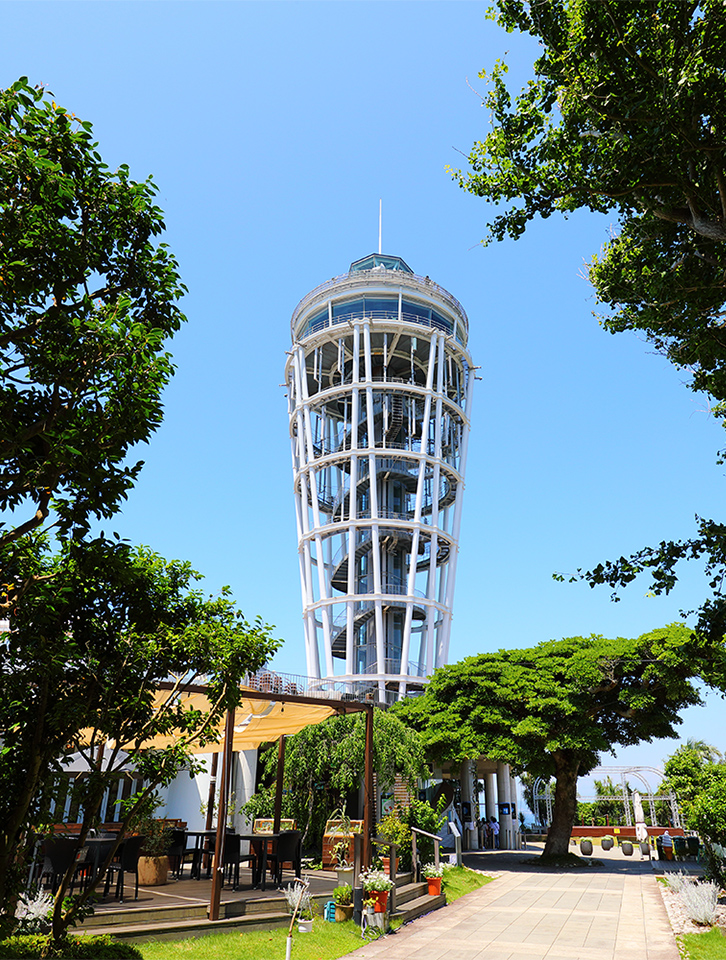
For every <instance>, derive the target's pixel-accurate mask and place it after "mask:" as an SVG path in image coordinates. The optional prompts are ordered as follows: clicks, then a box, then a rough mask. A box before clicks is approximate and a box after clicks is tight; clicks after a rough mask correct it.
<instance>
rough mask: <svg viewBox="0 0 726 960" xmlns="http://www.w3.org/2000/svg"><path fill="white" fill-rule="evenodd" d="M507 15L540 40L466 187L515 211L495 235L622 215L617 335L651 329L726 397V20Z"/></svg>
mask: <svg viewBox="0 0 726 960" xmlns="http://www.w3.org/2000/svg"><path fill="white" fill-rule="evenodd" d="M497 7H498V10H499V13H498V17H497V19H498V21H499V23H500V24H501V25H502V26H504V28H505V29H507V30H508V31H514V30H520V31H522V32H525V33H529V34H530V35H532V36H533V37H535V38H536V39H537V40H538V41H539V42H540V44H541V48H542V50H541V55H540V56H539V58H538V59H537V61H536V62H535V64H534V73H535V77H534V79H533V80H532V81H530V82H529V83H528V84H527V86H526V87H525V88H524V89H523V90H522V91H521V92H520V93H519V94H518V95H517V96H516V97H515V99H514V100H512V96H511V94H510V93H509V91H508V89H507V87H506V83H505V75H506V66H505V65H504V64H502V63H498V64H497V65H496V66H495V67H494V69H493V70H492V71H491V73H487V71H482V73H481V76H482V77H484V78H485V79H487V80H488V81H489V84H490V86H489V91H488V93H487V96H486V97H485V100H484V103H485V105H486V107H487V108H488V109H489V111H490V116H491V123H492V131H491V132H490V133H489V134H487V136H486V137H485V138H484V139H483V140H482V141H481V142H478V143H476V144H475V145H474V148H473V149H472V151H471V153H470V155H469V170H468V171H467V172H462V171H457V172H455V177H456V179H457V180H458V182H459V183H460V185H461V186H462V187H464V188H465V189H467V190H469V191H471V192H472V193H474V194H476V195H477V196H481V197H485V198H487V199H489V200H492V201H494V202H496V203H498V204H501V205H502V208H503V209H502V210H501V212H497V214H496V216H495V217H494V219H493V220H492V221H491V223H490V224H489V238H490V239H492V238H494V239H502V238H503V237H505V236H509V237H512V238H514V239H516V238H517V237H519V236H521V234H522V233H523V232H524V230H525V229H526V226H527V224H528V223H529V222H530V221H531V220H532V219H533V218H535V217H538V216H539V217H543V218H547V217H549V216H551V215H552V214H553V213H557V212H559V213H562V214H564V215H567V214H568V213H569V212H571V211H574V210H577V209H586V210H591V211H594V212H598V213H610V212H615V213H617V215H618V217H619V220H620V226H619V230H618V232H617V234H616V236H614V237H612V238H611V239H610V240H609V241H608V242H607V243H606V244H605V246H604V248H603V251H602V253H601V254H598V255H597V256H596V257H595V258H594V259H593V262H592V264H591V270H590V279H591V281H592V283H593V286H594V288H595V292H596V294H597V297H598V299H599V301H600V302H602V303H605V304H607V305H608V306H610V307H612V308H613V312H612V313H611V314H609V316H608V318H607V319H606V321H605V325H606V327H607V328H608V329H610V330H612V331H617V330H624V329H638V330H642V331H644V332H645V333H646V335H647V336H648V337H650V338H652V339H653V341H654V342H655V343H656V345H657V346H658V347H659V348H660V349H663V350H665V352H666V353H667V354H668V356H669V357H670V358H671V360H673V362H675V363H676V364H677V365H678V366H681V367H686V368H688V369H689V370H692V371H693V372H694V380H693V387H694V389H698V390H707V391H708V392H709V393H711V394H712V395H713V396H715V397H718V398H719V399H724V398H725V397H726V376H725V375H724V371H723V358H724V348H723V345H722V343H721V342H720V335H719V332H718V331H719V328H720V322H719V319H718V318H719V313H720V310H721V306H722V304H723V303H724V300H726V281H724V270H725V268H726V248H724V246H723V243H724V241H725V240H726V183H725V164H726V77H725V76H724V73H723V63H724V59H726V20H725V19H724V16H723V5H722V3H721V2H720V0H705V2H700V0H633V2H630V3H619V2H617V0H549V2H547V3H528V2H525V0H498V2H497Z"/></svg>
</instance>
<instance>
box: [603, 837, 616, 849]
mask: <svg viewBox="0 0 726 960" xmlns="http://www.w3.org/2000/svg"><path fill="white" fill-rule="evenodd" d="M614 843H615V840H614V839H613V837H610V836H607V837H603V838H602V840H601V841H600V846H601V847H602V849H603V850H612V848H613V844H614Z"/></svg>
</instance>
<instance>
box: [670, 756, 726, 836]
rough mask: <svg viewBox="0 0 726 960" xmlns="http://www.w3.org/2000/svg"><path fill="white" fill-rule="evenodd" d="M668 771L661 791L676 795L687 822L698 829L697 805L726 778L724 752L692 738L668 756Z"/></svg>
mask: <svg viewBox="0 0 726 960" xmlns="http://www.w3.org/2000/svg"><path fill="white" fill-rule="evenodd" d="M664 772H665V777H664V778H663V782H662V784H661V792H667V793H674V794H675V795H676V800H677V801H678V806H679V808H680V812H681V819H682V820H683V823H684V824H685V825H686V826H687V827H690V828H691V829H692V830H697V829H698V826H697V824H696V821H695V819H694V804H695V803H696V801H697V800H698V798H699V797H700V796H701V795H702V794H703V793H704V791H708V790H709V789H710V787H711V786H712V785H713V784H714V783H716V782H717V781H719V780H726V764H724V763H723V762H722V758H721V754H720V752H719V751H718V750H717V749H716V747H714V746H712V745H711V744H708V743H704V741H694V740H689V741H688V742H687V743H685V744H683V745H682V746H680V747H679V748H678V749H677V750H676V751H675V753H672V754H671V756H670V757H668V759H667V760H666V763H665V769H664Z"/></svg>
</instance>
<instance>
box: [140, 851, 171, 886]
mask: <svg viewBox="0 0 726 960" xmlns="http://www.w3.org/2000/svg"><path fill="white" fill-rule="evenodd" d="M168 874H169V858H168V857H139V886H141V887H161V886H163V885H164V884H165V883H166V882H167V878H168Z"/></svg>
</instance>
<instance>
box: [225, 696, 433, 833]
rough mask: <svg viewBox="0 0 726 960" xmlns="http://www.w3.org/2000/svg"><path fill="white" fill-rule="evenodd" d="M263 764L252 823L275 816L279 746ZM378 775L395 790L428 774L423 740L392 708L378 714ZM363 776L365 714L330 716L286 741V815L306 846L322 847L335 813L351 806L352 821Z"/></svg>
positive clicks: (250, 807)
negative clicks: (353, 796)
mask: <svg viewBox="0 0 726 960" xmlns="http://www.w3.org/2000/svg"><path fill="white" fill-rule="evenodd" d="M261 760H262V765H263V771H264V772H263V779H262V786H261V788H260V789H259V790H258V791H257V793H255V794H254V795H253V796H252V797H251V798H250V800H249V801H248V802H247V803H246V804H245V806H244V807H243V808H242V812H243V813H244V814H245V815H246V816H247V817H249V818H250V819H253V818H254V817H270V816H272V810H273V802H274V789H275V788H274V779H275V773H276V770H277V746H276V745H272V746H270V747H269V748H268V749H267V750H266V751H265V752H264V753H263V754H262V757H261ZM373 771H374V773H376V774H377V776H378V784H379V786H381V787H383V788H386V787H390V786H392V785H393V783H394V781H395V779H396V775H397V774H400V775H401V777H402V778H403V779H404V781H405V782H407V783H408V784H410V786H411V788H412V789H413V787H414V786H415V783H416V780H417V779H419V778H421V777H424V776H425V775H426V774H427V772H428V770H427V766H426V761H425V758H424V752H423V744H422V741H421V738H420V737H419V735H418V734H417V732H416V731H415V730H413V729H411V728H410V727H408V726H406V724H405V723H403V722H401V720H400V719H399V718H398V717H397V716H395V715H394V714H393V713H392V712H391V711H390V710H375V711H374V714H373ZM364 772H365V717H364V715H363V714H362V713H352V714H345V715H343V716H337V717H330V718H329V719H328V720H325V721H324V722H323V723H319V724H316V725H315V726H312V727H306V728H305V729H304V730H301V731H300V732H299V733H296V734H295V735H294V736H292V737H288V738H287V740H286V742H285V779H284V789H285V792H284V794H283V798H282V805H283V816H285V817H292V818H293V819H295V820H297V822H298V824H299V825H300V827H301V829H302V830H303V843H304V844H306V845H307V847H309V848H315V847H319V846H320V843H321V840H322V836H323V830H324V829H325V823H326V821H327V820H328V819H329V817H330V815H331V813H332V812H333V810H336V809H344V808H346V807H347V809H348V814H349V816H351V817H353V814H352V813H351V804H350V803H348V802H347V801H348V799H349V796H350V795H351V794H352V793H353V792H354V791H355V792H357V791H358V790H359V789H360V786H361V783H362V782H363V775H364Z"/></svg>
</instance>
